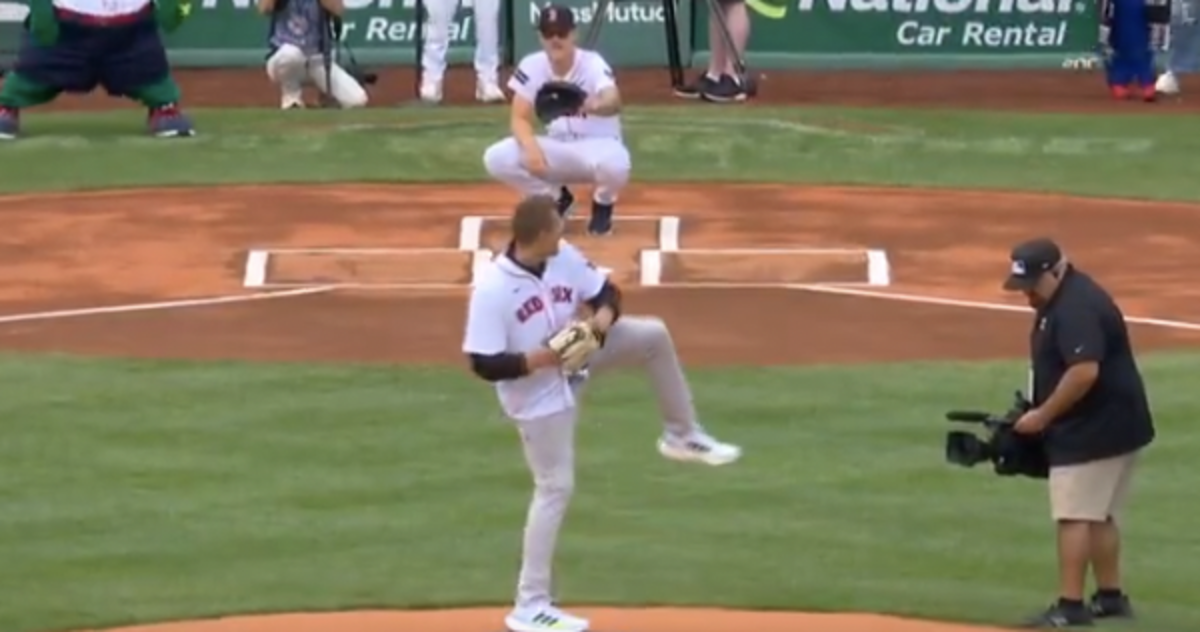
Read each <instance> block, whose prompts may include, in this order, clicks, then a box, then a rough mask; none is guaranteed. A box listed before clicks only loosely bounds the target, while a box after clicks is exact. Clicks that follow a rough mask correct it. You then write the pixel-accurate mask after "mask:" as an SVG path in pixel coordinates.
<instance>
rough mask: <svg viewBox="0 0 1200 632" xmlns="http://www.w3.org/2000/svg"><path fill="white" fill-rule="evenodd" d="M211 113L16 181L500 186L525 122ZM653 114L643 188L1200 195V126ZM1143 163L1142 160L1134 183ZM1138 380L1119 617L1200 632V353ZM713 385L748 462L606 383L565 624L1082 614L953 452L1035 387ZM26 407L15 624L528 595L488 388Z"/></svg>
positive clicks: (916, 115)
mask: <svg viewBox="0 0 1200 632" xmlns="http://www.w3.org/2000/svg"><path fill="white" fill-rule="evenodd" d="M193 116H194V117H195V118H196V120H197V123H198V126H199V127H200V130H201V133H202V136H200V137H198V138H196V139H193V140H192V141H187V142H163V141H154V140H151V139H145V138H142V137H140V136H138V134H139V133H140V131H141V127H140V125H141V119H140V114H139V112H138V111H136V110H132V109H130V110H126V111H120V112H114V113H110V114H103V115H50V114H43V115H40V116H38V115H33V114H31V115H29V116H28V119H27V121H26V124H27V128H26V131H27V133H28V134H29V137H28V138H26V139H23V140H21V141H19V142H16V143H9V144H4V145H0V174H3V177H2V178H0V190H3V191H4V192H6V193H14V192H20V191H49V190H72V189H83V188H104V187H121V186H162V185H180V184H199V183H204V184H224V183H234V182H273V181H294V182H319V181H363V180H371V181H397V182H400V181H430V180H438V181H446V180H459V181H472V180H479V179H481V178H482V177H483V173H482V167H481V165H480V163H479V155H480V152H481V150H482V149H483V147H484V146H485V145H486V144H487V143H488V142H490V141H491V140H493V139H494V138H497V137H499V136H500V135H501V134H502V133H503V129H504V121H503V114H502V113H501V112H500V111H496V110H481V109H475V108H472V109H454V108H443V109H439V110H437V111H430V110H391V111H388V110H371V111H365V112H355V113H336V112H335V113H330V112H302V113H299V114H298V115H296V114H293V113H287V114H286V115H284V114H281V113H279V112H276V111H236V112H234V111H228V112H222V111H196V112H193ZM629 118H630V122H629V125H628V133H629V134H630V145H631V147H632V149H633V153H634V160H635V164H636V165H637V167H636V168H637V178H638V180H643V181H649V180H664V179H670V180H689V179H695V180H730V181H733V180H740V181H779V182H797V183H806V182H807V183H856V184H857V183H862V184H893V185H906V186H940V187H971V188H1001V189H1005V188H1008V189H1018V188H1019V189H1027V190H1042V191H1059V192H1065V193H1075V194H1084V195H1096V196H1120V197H1140V198H1157V199H1171V200H1187V201H1196V200H1200V163H1197V162H1196V161H1195V160H1194V158H1195V157H1196V156H1200V134H1197V133H1196V132H1197V131H1200V124H1198V123H1197V122H1196V121H1195V120H1194V119H1191V118H1187V117H1162V118H1152V117H1136V118H1132V117H1131V118H1128V119H1125V118H1115V117H1110V118H1104V117H1081V116H1078V115H1018V114H991V113H980V112H975V113H960V112H951V111H946V112H913V111H905V112H900V111H883V110H849V109H837V110H835V109H798V108H790V109H775V110H772V109H764V108H755V109H753V110H751V109H731V110H718V109H714V108H671V109H666V108H639V109H636V110H635V111H633V112H632V113H631V115H630V117H629ZM718 119H719V121H720V122H723V124H724V125H725V126H726V131H725V132H723V133H722V132H718V131H715V130H717V129H718V127H717V126H716V125H715V123H716V122H717V120H718ZM697 121H701V122H703V123H704V125H700V124H698V123H697ZM706 125H707V126H708V127H711V128H712V129H713V130H714V131H706V129H707V127H705V126H706ZM730 131H732V132H734V133H730ZM1131 164H1137V165H1140V166H1141V167H1142V168H1144V169H1143V170H1142V172H1141V173H1139V174H1137V175H1136V176H1134V175H1130V174H1131V173H1132V171H1131V170H1130V168H1129V167H1130V165H1131ZM1118 298H1119V297H1118ZM1018 317H1019V316H1014V318H1018ZM981 335H985V334H983V332H981ZM1142 361H1143V367H1144V371H1145V373H1146V377H1147V380H1148V383H1149V386H1150V388H1151V396H1152V398H1153V403H1154V409H1155V412H1156V415H1157V420H1158V424H1159V428H1160V441H1159V442H1158V444H1156V446H1155V447H1154V449H1153V450H1152V452H1151V454H1150V456H1149V458H1147V459H1146V460H1145V462H1144V468H1143V470H1142V472H1141V478H1140V479H1139V481H1138V485H1139V487H1138V489H1137V492H1136V496H1135V498H1134V502H1133V506H1132V507H1131V512H1130V516H1129V522H1128V528H1127V535H1128V538H1127V588H1128V589H1129V590H1130V591H1131V592H1132V594H1133V595H1134V597H1135V600H1136V601H1137V605H1138V606H1139V608H1140V609H1141V611H1142V614H1143V616H1142V618H1141V619H1140V621H1139V622H1137V623H1133V624H1125V625H1122V626H1120V627H1121V628H1123V629H1129V630H1138V631H1143V632H1196V631H1197V630H1200V598H1197V594H1198V592H1200V591H1198V589H1197V586H1200V530H1197V529H1196V527H1195V524H1196V522H1197V519H1200V508H1198V507H1200V505H1198V504H1197V502H1196V497H1197V495H1196V492H1195V487H1196V484H1197V482H1198V481H1200V474H1198V471H1197V465H1196V464H1197V463H1198V462H1200V429H1198V427H1197V421H1196V420H1197V419H1200V398H1198V397H1197V396H1196V395H1195V391H1193V390H1192V389H1193V388H1194V385H1195V381H1196V376H1197V375H1200V356H1198V355H1187V354H1179V353H1176V354H1156V355H1153V356H1151V355H1146V356H1144V357H1143V358H1142ZM692 378H693V380H694V386H695V391H696V393H697V397H698V405H699V407H700V409H701V411H703V413H704V414H705V417H706V419H707V420H708V423H709V424H710V425H711V426H712V428H713V430H714V431H716V432H717V433H718V434H720V435H722V436H723V437H727V438H728V439H730V440H732V441H736V442H739V443H741V444H743V445H744V447H745V448H746V450H747V456H746V457H745V459H744V460H743V461H742V462H741V463H739V464H738V465H737V466H735V467H730V468H722V469H708V468H697V467H683V466H679V465H677V464H673V463H669V462H666V461H663V460H662V459H660V458H659V457H658V455H657V454H656V452H655V450H654V438H655V436H656V433H657V431H658V429H657V425H656V420H655V418H654V413H653V406H652V403H651V400H650V394H649V391H648V387H647V386H646V385H645V384H644V383H642V382H640V381H638V380H637V379H636V378H616V379H613V380H612V381H611V382H608V383H606V384H603V385H599V384H597V385H596V386H595V387H594V388H593V389H592V390H591V392H590V393H589V396H588V400H587V410H586V413H585V415H584V419H585V421H584V425H583V426H582V428H581V436H580V446H581V449H580V468H579V490H578V493H577V496H576V500H575V502H574V505H573V508H572V513H571V516H570V518H569V520H568V525H567V527H566V529H565V532H564V537H563V539H562V540H561V549H560V550H561V553H560V561H559V566H558V572H559V577H560V581H561V583H560V588H561V597H562V598H563V600H564V601H566V602H570V603H579V602H585V603H597V604H598V603H606V604H629V605H634V604H648V603H652V604H707V605H717V606H729V607H739V608H751V609H755V608H771V609H795V610H869V611H880V612H890V613H902V614H908V615H917V616H922V617H927V618H944V619H955V620H964V621H980V622H993V623H1000V624H1004V623H1010V622H1012V621H1013V620H1015V619H1016V618H1018V617H1020V616H1022V615H1024V614H1027V613H1028V612H1031V611H1033V610H1034V609H1036V608H1038V607H1040V606H1042V605H1044V604H1045V603H1048V600H1049V599H1051V598H1052V597H1053V596H1054V595H1055V592H1054V591H1055V588H1056V587H1055V565H1054V556H1053V531H1052V525H1051V524H1050V523H1049V520H1048V517H1047V514H1048V510H1047V506H1046V505H1047V503H1046V499H1045V493H1044V490H1043V488H1042V487H1041V486H1039V485H1038V484H1036V483H1033V482H1023V481H1011V480H999V479H997V478H996V477H994V476H991V475H990V474H989V473H987V472H986V471H967V470H962V469H957V468H952V467H951V466H948V465H946V464H945V463H944V462H943V460H942V454H941V450H942V437H943V433H944V432H945V430H946V429H947V428H946V426H947V424H945V422H943V421H941V414H942V412H943V411H944V410H946V409H948V408H954V407H980V406H994V407H997V408H998V407H1002V406H1003V405H1005V404H1006V403H1007V398H1008V396H1009V393H1010V392H1011V390H1012V389H1013V388H1016V387H1018V386H1020V385H1021V384H1022V383H1023V380H1024V367H1023V365H1021V364H1020V363H981V364H935V363H927V364H921V365H879V366H862V367H838V368H826V367H794V368H782V369H755V368H738V369H728V370H702V371H701V370H697V371H694V372H693V373H692ZM0 383H2V384H4V397H3V398H2V399H0V420H2V421H0V423H2V424H3V430H4V432H3V438H2V440H0V481H2V484H0V595H2V597H0V630H3V631H4V632H34V631H39V632H41V631H47V630H68V629H79V628H81V627H103V626H109V625H115V624H121V623H127V622H134V621H156V620H165V619H179V618H191V617H199V616H207V615H215V614H219V613H231V612H250V611H279V610H305V609H349V608H356V607H364V606H385V607H395V608H406V607H432V606H448V605H462V604H476V603H505V602H507V601H508V600H509V599H510V597H511V592H512V589H513V579H514V577H513V574H514V572H515V568H516V564H517V559H518V545H519V531H520V528H521V524H522V521H523V518H524V513H525V503H526V501H527V498H528V494H529V483H528V481H527V475H526V473H525V471H524V466H523V464H522V463H521V461H520V458H519V456H518V454H519V453H518V448H517V446H516V444H515V438H514V437H513V436H512V433H511V431H510V430H509V429H508V427H507V426H506V425H505V424H504V423H502V422H501V421H500V420H499V419H498V417H497V413H496V411H495V403H494V399H493V396H492V394H491V391H490V389H488V388H486V387H483V386H481V385H480V384H479V383H478V382H477V381H473V380H470V379H468V378H467V377H466V376H465V374H464V372H463V371H462V370H461V369H456V368H441V367H403V366H397V367H392V368H379V367H358V366H328V365H320V366H297V365H279V366H275V365H267V364H240V363H204V364H202V363H184V362H132V361H117V360H94V359H86V360H85V359H73V358H66V357H23V356H12V355H10V356H5V357H3V358H2V359H0Z"/></svg>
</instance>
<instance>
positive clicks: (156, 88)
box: [133, 75, 181, 110]
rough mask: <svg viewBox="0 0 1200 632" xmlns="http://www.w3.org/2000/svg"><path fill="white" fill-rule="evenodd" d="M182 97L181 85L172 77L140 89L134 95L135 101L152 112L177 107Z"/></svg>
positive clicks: (168, 76)
mask: <svg viewBox="0 0 1200 632" xmlns="http://www.w3.org/2000/svg"><path fill="white" fill-rule="evenodd" d="M180 97H181V95H180V92H179V84H177V83H175V80H174V79H173V78H171V76H170V75H167V76H166V77H164V78H163V79H162V80H161V81H159V82H157V83H152V84H150V85H148V86H145V87H143V88H139V89H138V90H137V91H136V92H134V94H133V98H134V99H137V100H138V101H139V102H140V103H141V104H142V105H144V106H146V107H148V108H150V109H151V110H154V109H158V108H162V107H167V106H171V105H175V104H176V103H179V99H180Z"/></svg>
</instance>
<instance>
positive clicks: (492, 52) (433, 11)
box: [420, 0, 505, 103]
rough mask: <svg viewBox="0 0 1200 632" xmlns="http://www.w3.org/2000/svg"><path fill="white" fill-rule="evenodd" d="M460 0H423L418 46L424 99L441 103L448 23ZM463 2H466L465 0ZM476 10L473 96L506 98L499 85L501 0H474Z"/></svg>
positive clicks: (492, 99)
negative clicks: (423, 25)
mask: <svg viewBox="0 0 1200 632" xmlns="http://www.w3.org/2000/svg"><path fill="white" fill-rule="evenodd" d="M458 4H459V0H425V11H426V13H427V15H428V27H427V30H426V32H425V33H426V34H425V43H424V47H423V48H422V50H421V87H420V97H421V100H422V101H425V102H426V103H441V101H442V82H443V80H444V79H445V76H446V51H447V50H449V48H450V24H451V23H452V22H453V21H454V13H455V12H456V11H458ZM463 4H464V5H465V4H466V1H465V0H464V2H463ZM472 4H473V6H474V11H475V100H476V101H481V102H483V103H498V102H500V101H504V100H505V96H504V91H503V90H501V89H500V80H499V74H500V72H499V69H500V0H474V2H473V3H472Z"/></svg>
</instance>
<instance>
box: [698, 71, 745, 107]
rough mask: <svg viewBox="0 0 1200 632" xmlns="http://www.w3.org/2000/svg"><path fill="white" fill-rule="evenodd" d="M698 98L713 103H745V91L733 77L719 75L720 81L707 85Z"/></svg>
mask: <svg viewBox="0 0 1200 632" xmlns="http://www.w3.org/2000/svg"><path fill="white" fill-rule="evenodd" d="M700 98H702V99H704V100H705V101H712V102H714V103H734V102H737V101H745V100H746V89H745V88H743V87H742V83H741V82H740V81H738V80H737V79H735V78H734V77H733V76H731V75H721V78H720V79H718V80H717V81H714V82H710V83H709V85H708V88H707V89H706V90H704V91H703V92H702V93H701V94H700Z"/></svg>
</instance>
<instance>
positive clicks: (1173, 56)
mask: <svg viewBox="0 0 1200 632" xmlns="http://www.w3.org/2000/svg"><path fill="white" fill-rule="evenodd" d="M1167 70H1170V71H1171V72H1174V73H1186V72H1196V71H1197V70H1200V0H1175V2H1174V3H1172V7H1171V50H1169V51H1168V52H1167Z"/></svg>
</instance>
